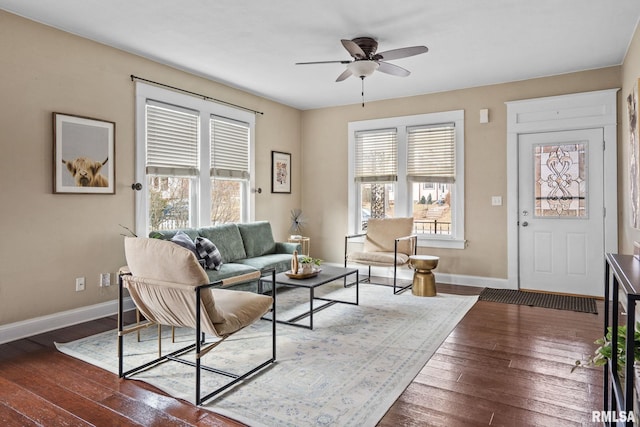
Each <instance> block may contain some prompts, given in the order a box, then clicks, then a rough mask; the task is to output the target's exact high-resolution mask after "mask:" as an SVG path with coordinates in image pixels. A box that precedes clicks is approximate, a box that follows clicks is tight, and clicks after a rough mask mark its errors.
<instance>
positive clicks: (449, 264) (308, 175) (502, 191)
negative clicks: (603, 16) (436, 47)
mask: <svg viewBox="0 0 640 427" xmlns="http://www.w3.org/2000/svg"><path fill="white" fill-rule="evenodd" d="M470 72H472V70H471V71H470ZM389 78H392V77H389ZM619 85H620V67H611V68H605V69H599V70H593V71H586V72H581V73H573V74H566V75H560V76H554V77H548V78H541V79H535V80H527V81H521V82H514V83H506V84H499V85H493V86H484V87H478V88H471V89H463V90H457V91H451V92H443V93H436V94H430V95H423V96H416V97H410V98H402V99H392V100H387V101H380V102H369V103H366V105H365V107H364V108H362V106H361V105H350V106H344V107H336V108H326V109H318V110H310V111H305V112H303V114H302V156H303V169H302V177H303V188H304V191H303V194H302V205H303V209H304V211H305V212H306V214H307V215H308V217H309V220H310V221H309V223H310V226H309V227H308V232H305V234H309V235H310V237H311V238H312V248H313V251H314V256H318V257H320V258H323V259H326V260H330V261H341V260H342V257H343V254H344V235H345V234H346V233H347V232H352V231H353V230H347V202H348V200H347V125H348V123H349V122H351V121H357V120H366V119H374V118H381V117H392V116H404V115H412V114H423V113H431V112H438V111H449V110H460V109H463V110H465V160H466V161H465V237H466V239H467V240H468V247H467V248H466V249H463V250H458V249H428V248H422V249H420V250H419V252H420V253H428V254H432V255H439V256H441V259H440V264H439V265H438V271H440V272H443V273H450V274H457V275H468V276H477V277H490V278H503V279H504V278H506V277H507V249H506V246H507V234H506V220H507V212H506V204H507V200H506V190H507V183H506V143H507V141H506V132H507V128H506V126H507V123H506V106H505V104H504V103H505V102H506V101H514V100H518V99H527V98H537V97H543V96H552V95H562V94H568V93H574V92H584V91H592V90H600V89H609V88H614V87H618V86H619ZM370 86H371V85H370ZM369 90H371V89H369ZM482 108H488V109H489V116H490V123H488V124H480V123H479V111H480V109H482ZM491 196H502V197H503V205H502V206H500V207H495V206H491Z"/></svg>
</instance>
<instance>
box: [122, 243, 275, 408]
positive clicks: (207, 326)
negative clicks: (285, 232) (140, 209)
mask: <svg viewBox="0 0 640 427" xmlns="http://www.w3.org/2000/svg"><path fill="white" fill-rule="evenodd" d="M125 255H126V259H127V267H128V269H129V270H130V273H128V274H127V273H124V274H120V276H119V281H118V283H119V304H118V306H119V309H118V358H119V362H118V372H119V376H120V377H121V378H126V377H127V376H129V375H133V374H134V373H136V372H139V371H141V370H143V369H147V368H149V367H150V366H155V365H157V364H160V363H164V362H166V361H169V360H173V361H177V362H181V363H185V364H187V365H191V366H195V368H196V384H195V394H196V398H195V401H196V404H197V405H200V404H201V403H202V402H204V401H206V400H208V399H210V398H212V397H213V396H215V395H216V394H218V393H220V392H222V391H224V390H226V389H227V388H229V387H231V386H232V385H234V384H236V383H237V382H239V381H241V380H243V379H244V378H246V377H248V376H249V375H252V374H254V373H255V372H257V371H258V370H260V369H262V368H264V367H266V366H267V365H269V364H271V363H273V362H275V359H276V328H275V326H276V322H272V323H273V326H272V328H273V329H272V340H271V347H272V348H271V358H270V359H268V360H267V361H265V362H263V363H261V364H260V365H258V366H256V367H255V368H253V369H251V370H250V371H248V372H246V373H244V374H241V375H238V374H234V373H229V372H223V371H219V370H216V369H214V368H212V367H208V366H204V365H202V363H201V358H202V357H204V355H205V354H207V353H208V352H209V351H211V350H213V349H214V348H215V347H216V346H218V345H219V344H221V343H223V342H224V340H226V339H227V338H228V337H229V336H231V335H232V334H234V333H236V332H238V331H240V330H241V329H243V328H245V327H246V326H249V325H251V324H252V323H254V322H256V321H257V320H259V319H260V318H261V317H262V316H263V315H265V314H266V313H267V312H269V311H272V316H273V317H274V318H275V292H274V293H273V297H271V296H268V295H260V294H256V293H253V292H243V291H234V290H229V289H221V288H213V286H220V285H222V286H223V287H224V285H228V284H231V283H232V282H235V281H242V280H252V279H259V278H260V275H261V274H260V273H259V272H257V271H256V272H255V273H250V274H249V275H253V276H255V277H247V276H248V275H246V274H245V275H242V276H239V277H235V278H229V279H226V280H225V281H220V282H215V283H209V280H208V277H207V274H206V273H205V271H204V270H203V269H202V267H201V266H200V263H199V262H198V260H197V258H196V256H195V254H194V253H193V252H192V251H190V250H189V249H185V248H183V247H181V246H179V245H177V244H175V243H172V242H169V241H165V240H158V239H146V238H130V237H127V238H125ZM270 273H271V275H272V280H273V282H274V283H275V270H271V272H270ZM125 288H126V289H127V290H128V291H129V294H130V295H131V299H132V300H133V302H134V303H135V305H136V307H137V309H138V310H139V311H140V313H142V314H143V315H144V317H145V318H146V319H147V320H148V322H147V323H146V324H140V325H134V326H129V327H127V328H125V327H124V322H123V317H122V312H123V304H122V303H123V291H124V289H125ZM151 324H158V325H168V326H172V327H186V328H191V329H193V331H194V342H193V344H191V345H189V346H187V347H184V348H182V349H180V350H177V351H174V352H172V353H170V354H166V355H160V357H158V358H157V359H155V360H151V361H149V362H147V363H145V364H143V365H141V366H138V367H136V368H133V369H130V370H127V371H126V372H125V371H124V357H123V353H124V352H123V344H124V340H123V337H124V335H125V334H128V333H130V332H135V331H138V330H139V329H141V328H143V327H147V326H149V325H151ZM205 334H208V335H209V336H211V337H213V338H214V339H213V341H212V342H210V343H207V342H206V341H205ZM192 350H195V363H194V362H193V361H191V360H186V359H182V358H181V357H180V356H182V355H184V354H186V353H188V352H190V351H192ZM201 369H206V370H207V371H211V372H216V373H220V374H222V375H225V376H227V377H230V378H233V379H232V380H231V381H230V382H228V383H226V384H225V385H223V386H222V387H220V388H218V389H216V390H214V391H213V392H211V393H209V394H207V395H205V396H201V392H200V374H201Z"/></svg>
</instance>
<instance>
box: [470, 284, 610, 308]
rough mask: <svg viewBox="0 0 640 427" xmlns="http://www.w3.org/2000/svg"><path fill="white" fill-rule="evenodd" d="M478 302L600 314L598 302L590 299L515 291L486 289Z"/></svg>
mask: <svg viewBox="0 0 640 427" xmlns="http://www.w3.org/2000/svg"><path fill="white" fill-rule="evenodd" d="M478 301H491V302H501V303H504V304H519V305H528V306H530V307H542V308H554V309H556V310H569V311H579V312H582V313H593V314H598V309H597V308H596V300H595V299H594V298H589V297H575V296H569V295H557V294H545V293H541V292H525V291H516V290H513V289H493V288H485V289H484V290H483V291H482V292H481V293H480V297H479V298H478Z"/></svg>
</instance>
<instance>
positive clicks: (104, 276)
mask: <svg viewBox="0 0 640 427" xmlns="http://www.w3.org/2000/svg"><path fill="white" fill-rule="evenodd" d="M110 285H111V273H101V274H100V287H101V288H104V287H106V286H110Z"/></svg>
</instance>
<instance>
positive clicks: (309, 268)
mask: <svg viewBox="0 0 640 427" xmlns="http://www.w3.org/2000/svg"><path fill="white" fill-rule="evenodd" d="M310 273H313V264H302V274H310Z"/></svg>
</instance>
